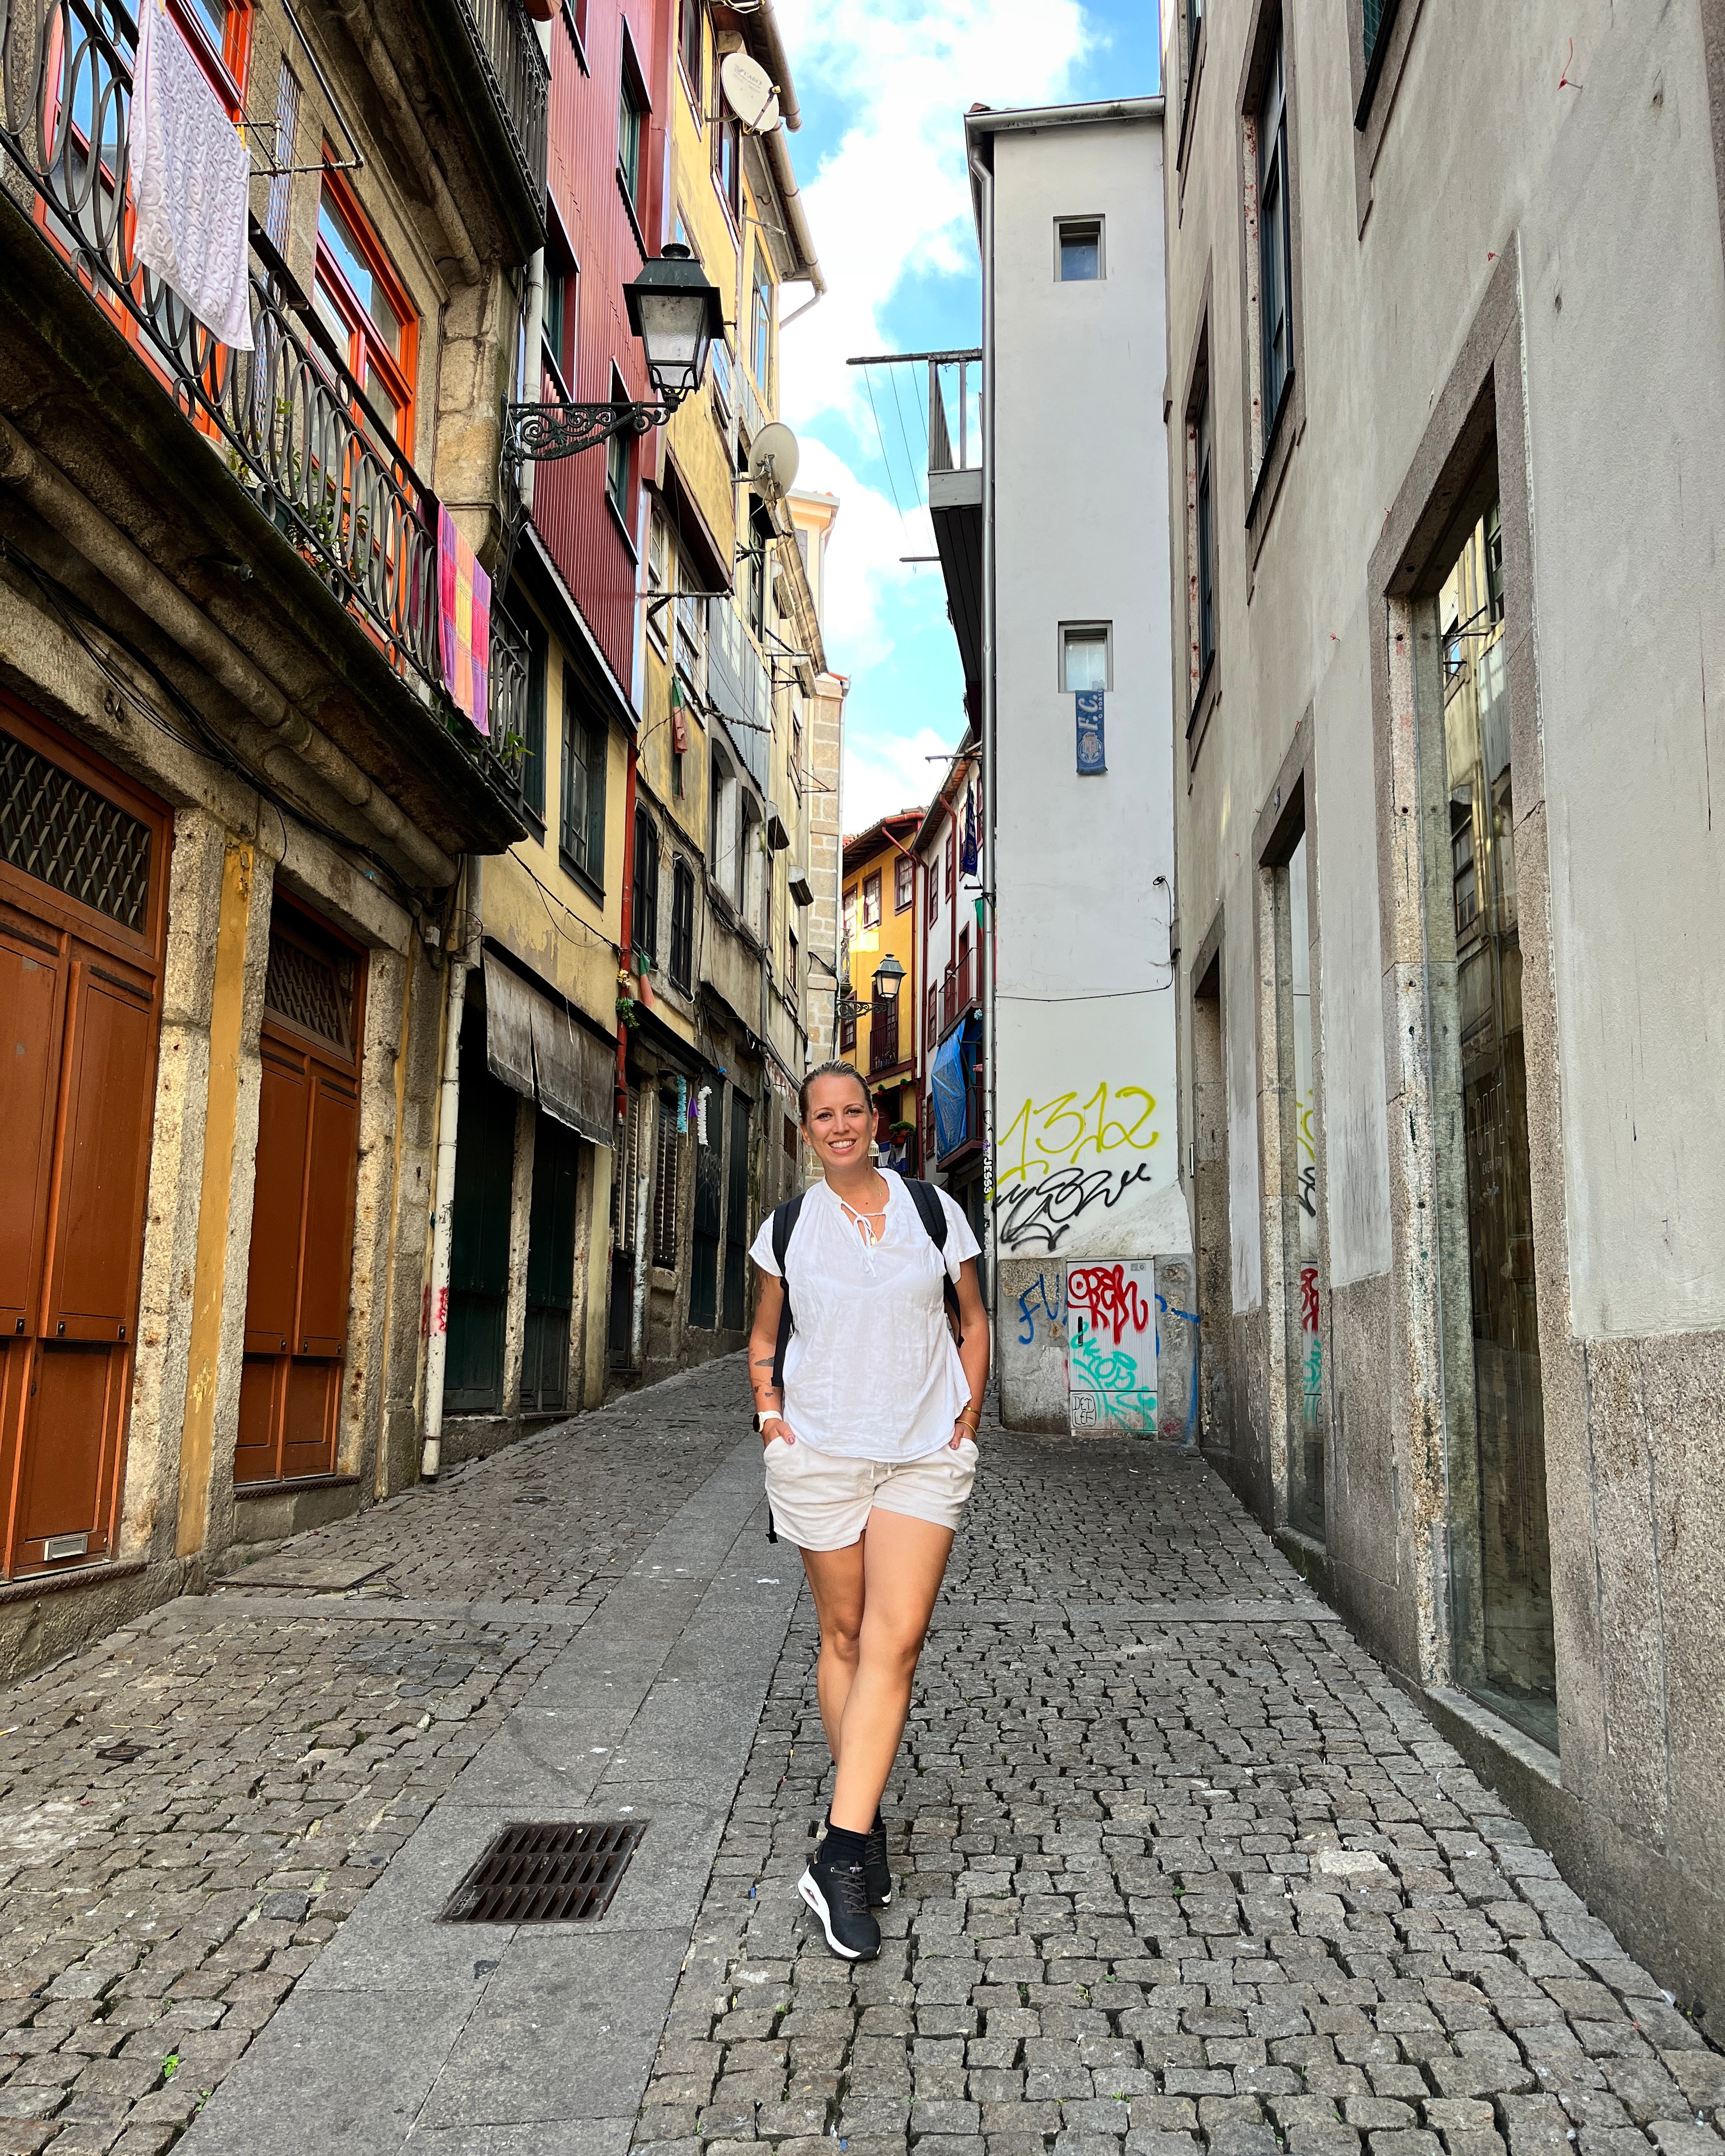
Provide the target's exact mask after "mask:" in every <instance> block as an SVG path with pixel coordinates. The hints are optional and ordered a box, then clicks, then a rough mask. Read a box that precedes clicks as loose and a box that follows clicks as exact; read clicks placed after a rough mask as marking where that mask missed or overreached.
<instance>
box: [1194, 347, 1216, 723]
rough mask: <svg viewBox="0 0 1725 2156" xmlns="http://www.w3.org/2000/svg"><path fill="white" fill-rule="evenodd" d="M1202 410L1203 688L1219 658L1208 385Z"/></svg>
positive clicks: (1200, 653) (1200, 566)
mask: <svg viewBox="0 0 1725 2156" xmlns="http://www.w3.org/2000/svg"><path fill="white" fill-rule="evenodd" d="M1203 398H1204V401H1203V402H1202V403H1200V404H1199V408H1198V426H1197V429H1196V454H1197V459H1198V678H1199V683H1200V684H1202V682H1203V681H1204V677H1205V675H1208V673H1209V670H1210V661H1211V660H1213V659H1214V657H1215V655H1216V492H1215V477H1214V472H1213V470H1212V469H1211V450H1212V446H1213V445H1212V442H1211V428H1210V391H1209V382H1205V383H1204V393H1203Z"/></svg>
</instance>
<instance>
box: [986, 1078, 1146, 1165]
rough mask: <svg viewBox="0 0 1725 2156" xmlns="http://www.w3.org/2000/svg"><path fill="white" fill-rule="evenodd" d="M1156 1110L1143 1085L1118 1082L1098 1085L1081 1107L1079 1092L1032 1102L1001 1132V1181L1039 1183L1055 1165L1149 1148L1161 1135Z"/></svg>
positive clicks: (999, 1155)
mask: <svg viewBox="0 0 1725 2156" xmlns="http://www.w3.org/2000/svg"><path fill="white" fill-rule="evenodd" d="M1111 1108H1112V1110H1113V1112H1112V1113H1110V1109H1111ZM1155 1113H1156V1099H1155V1096H1154V1095H1153V1094H1151V1093H1147V1092H1146V1091H1145V1090H1144V1088H1143V1087H1142V1086H1115V1087H1114V1088H1113V1089H1112V1090H1110V1089H1109V1087H1107V1086H1097V1088H1096V1091H1095V1092H1094V1093H1092V1094H1091V1096H1090V1098H1089V1100H1087V1101H1086V1102H1085V1103H1084V1105H1083V1106H1079V1105H1078V1096H1077V1094H1076V1092H1074V1093H1060V1094H1058V1095H1056V1096H1055V1098H1054V1099H1053V1100H1051V1101H1043V1102H1042V1103H1041V1104H1040V1106H1038V1105H1036V1104H1035V1103H1034V1102H1033V1101H1028V1100H1027V1101H1025V1102H1024V1106H1022V1107H1021V1108H1020V1109H1019V1111H1018V1113H1017V1115H1015V1116H1014V1117H1013V1119H1012V1121H1011V1122H1009V1124H1008V1125H1007V1127H1006V1128H1005V1130H1004V1131H1003V1132H1001V1136H1000V1143H999V1147H998V1149H997V1152H996V1155H995V1158H996V1160H997V1162H998V1163H999V1165H998V1168H997V1172H996V1177H995V1181H996V1185H997V1187H999V1188H1004V1186H1005V1185H1006V1184H1008V1183H1013V1182H1014V1181H1017V1182H1024V1183H1029V1182H1034V1180H1036V1179H1037V1178H1039V1177H1040V1176H1042V1175H1045V1174H1046V1173H1047V1172H1048V1170H1049V1169H1050V1168H1055V1167H1062V1168H1070V1167H1075V1166H1076V1164H1077V1163H1078V1162H1080V1161H1081V1160H1083V1159H1086V1158H1093V1159H1097V1160H1106V1159H1107V1158H1109V1157H1110V1156H1111V1154H1114V1153H1118V1152H1149V1150H1150V1148H1151V1147H1152V1146H1153V1145H1154V1144H1155V1143H1156V1141H1157V1137H1158V1132H1157V1131H1156V1130H1155V1128H1154V1127H1153V1124H1152V1121H1151V1118H1152V1117H1153V1116H1154V1115H1155Z"/></svg>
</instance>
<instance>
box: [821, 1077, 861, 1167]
mask: <svg viewBox="0 0 1725 2156" xmlns="http://www.w3.org/2000/svg"><path fill="white" fill-rule="evenodd" d="M874 1129H875V1106H874V1103H873V1101H870V1099H869V1097H868V1096H867V1094H866V1093H865V1091H864V1090H863V1086H862V1082H861V1081H860V1079H857V1078H854V1077H845V1076H843V1075H839V1073H837V1072H834V1074H833V1075H832V1076H830V1077H827V1078H817V1079H816V1080H815V1081H814V1084H813V1085H812V1086H810V1087H809V1114H808V1117H807V1119H806V1121H805V1122H804V1123H803V1137H806V1138H807V1139H808V1141H809V1144H810V1145H811V1146H813V1147H814V1157H815V1158H816V1159H817V1160H818V1161H819V1163H820V1164H821V1166H822V1167H823V1168H841V1169H842V1168H861V1167H865V1166H866V1165H867V1163H868V1158H869V1142H870V1139H871V1138H872V1137H873V1135H874Z"/></svg>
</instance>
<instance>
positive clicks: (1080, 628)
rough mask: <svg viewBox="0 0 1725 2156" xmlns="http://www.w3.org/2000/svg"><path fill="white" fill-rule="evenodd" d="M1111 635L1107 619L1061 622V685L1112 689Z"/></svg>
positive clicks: (1063, 686) (1076, 688)
mask: <svg viewBox="0 0 1725 2156" xmlns="http://www.w3.org/2000/svg"><path fill="white" fill-rule="evenodd" d="M1110 641H1111V638H1110V632H1109V626H1108V624H1107V623H1106V622H1105V621H1070V622H1063V623H1062V624H1061V625H1060V686H1061V688H1062V689H1065V690H1069V691H1070V690H1079V689H1111V688H1112V687H1113V685H1114V684H1113V682H1112V680H1111V678H1110V676H1111V674H1112V671H1113V668H1112V665H1111V657H1112V654H1111V651H1110V649H1109V644H1110Z"/></svg>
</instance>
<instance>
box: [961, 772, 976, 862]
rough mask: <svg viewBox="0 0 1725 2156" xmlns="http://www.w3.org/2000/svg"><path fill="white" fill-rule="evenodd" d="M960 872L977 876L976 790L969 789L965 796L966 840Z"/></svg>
mask: <svg viewBox="0 0 1725 2156" xmlns="http://www.w3.org/2000/svg"><path fill="white" fill-rule="evenodd" d="M958 866H959V870H960V871H961V872H962V873H963V875H968V876H973V875H975V874H976V788H975V787H973V786H972V787H970V788H967V790H966V792H965V796H964V839H963V845H962V847H961V850H960V852H959V855H958Z"/></svg>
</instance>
